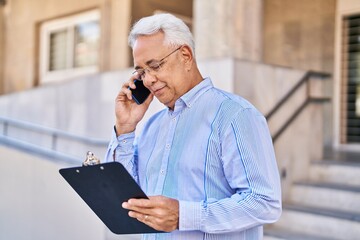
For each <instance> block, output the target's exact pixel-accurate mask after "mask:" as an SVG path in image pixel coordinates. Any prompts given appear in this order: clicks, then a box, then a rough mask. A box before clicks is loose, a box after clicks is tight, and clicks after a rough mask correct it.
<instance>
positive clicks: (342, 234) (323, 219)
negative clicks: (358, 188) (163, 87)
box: [274, 204, 360, 239]
mask: <svg viewBox="0 0 360 240" xmlns="http://www.w3.org/2000/svg"><path fill="white" fill-rule="evenodd" d="M274 227H276V228H279V229H287V230H288V231H291V232H300V233H303V234H305V235H314V236H317V237H323V238H329V239H331V238H335V239H356V237H358V236H360V214H357V213H352V212H346V211H337V210H331V209H326V208H315V207H308V206H301V205H290V204H286V205H284V207H283V213H282V216H281V218H280V220H279V221H278V222H277V223H276V224H275V225H274Z"/></svg>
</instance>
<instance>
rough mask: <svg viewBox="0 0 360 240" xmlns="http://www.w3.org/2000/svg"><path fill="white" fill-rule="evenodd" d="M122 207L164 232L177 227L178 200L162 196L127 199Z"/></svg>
mask: <svg viewBox="0 0 360 240" xmlns="http://www.w3.org/2000/svg"><path fill="white" fill-rule="evenodd" d="M122 207H123V208H125V209H128V210H130V211H129V216H130V217H132V218H136V219H137V220H138V221H140V222H143V223H145V224H146V225H148V226H150V227H152V228H154V229H156V230H159V231H164V232H171V231H174V230H176V229H178V228H179V201H178V200H176V199H172V198H167V197H164V196H152V197H149V199H133V198H132V199H129V201H127V202H124V203H123V204H122Z"/></svg>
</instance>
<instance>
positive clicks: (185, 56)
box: [180, 45, 194, 70]
mask: <svg viewBox="0 0 360 240" xmlns="http://www.w3.org/2000/svg"><path fill="white" fill-rule="evenodd" d="M180 53H181V57H182V60H183V62H184V64H185V67H186V68H188V69H189V70H190V68H191V66H192V63H193V61H194V56H193V53H192V51H191V48H190V47H189V46H188V45H184V46H182V47H181V49H180Z"/></svg>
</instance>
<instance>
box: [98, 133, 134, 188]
mask: <svg viewBox="0 0 360 240" xmlns="http://www.w3.org/2000/svg"><path fill="white" fill-rule="evenodd" d="M134 141H135V132H131V133H127V134H122V135H120V136H118V137H116V132H115V129H114V130H113V132H112V137H111V140H110V143H109V146H108V149H107V152H106V155H105V161H106V162H112V161H117V162H120V163H121V164H122V165H123V166H124V167H125V168H126V170H127V171H128V172H129V173H130V174H131V176H132V177H133V178H134V179H135V181H136V182H137V183H138V182H139V181H138V171H137V162H136V161H137V160H136V159H137V157H136V154H135V148H136V147H135V144H134Z"/></svg>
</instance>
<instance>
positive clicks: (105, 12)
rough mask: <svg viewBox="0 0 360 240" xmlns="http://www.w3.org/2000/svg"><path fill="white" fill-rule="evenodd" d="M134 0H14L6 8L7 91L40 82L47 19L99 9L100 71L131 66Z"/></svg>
mask: <svg viewBox="0 0 360 240" xmlns="http://www.w3.org/2000/svg"><path fill="white" fill-rule="evenodd" d="M130 5H131V0H121V1H119V0H78V1H73V0H62V1H58V0H32V1H24V0H11V1H7V4H6V6H5V7H4V11H5V13H6V14H5V18H4V21H5V30H6V32H5V42H6V46H5V48H4V49H5V59H4V63H5V64H4V79H5V80H4V88H5V89H4V90H5V92H12V91H18V90H23V89H27V88H31V87H33V86H34V85H36V83H37V82H38V79H37V78H38V55H39V27H40V24H41V23H42V22H44V21H46V20H50V19H56V18H59V17H63V16H67V15H72V14H76V13H80V12H83V11H86V10H91V9H99V10H100V14H101V29H102V32H101V34H102V35H101V44H100V45H101V46H100V64H99V65H100V70H101V71H104V70H113V69H118V68H124V67H127V66H128V65H129V63H128V61H129V59H128V55H129V49H128V47H127V43H126V36H127V33H128V30H129V19H130V16H129V11H130Z"/></svg>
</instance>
